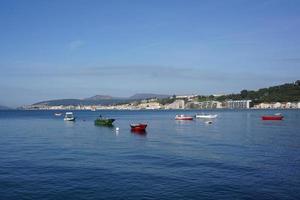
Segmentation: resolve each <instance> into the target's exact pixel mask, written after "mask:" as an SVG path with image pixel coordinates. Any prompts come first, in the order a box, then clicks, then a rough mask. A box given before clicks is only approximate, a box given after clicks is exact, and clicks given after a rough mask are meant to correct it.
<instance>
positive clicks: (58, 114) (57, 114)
mask: <svg viewBox="0 0 300 200" xmlns="http://www.w3.org/2000/svg"><path fill="white" fill-rule="evenodd" d="M54 115H55V116H58V117H59V116H61V115H62V113H54Z"/></svg>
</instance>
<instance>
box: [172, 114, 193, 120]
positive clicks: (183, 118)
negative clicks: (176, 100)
mask: <svg viewBox="0 0 300 200" xmlns="http://www.w3.org/2000/svg"><path fill="white" fill-rule="evenodd" d="M175 119H176V120H193V117H192V116H187V115H176V116H175Z"/></svg>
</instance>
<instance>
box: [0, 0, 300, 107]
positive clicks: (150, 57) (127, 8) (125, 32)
mask: <svg viewBox="0 0 300 200" xmlns="http://www.w3.org/2000/svg"><path fill="white" fill-rule="evenodd" d="M299 13H300V1H297V0H290V1H284V0H229V1H209V0H203V1H198V0H186V1H183V0H164V1H158V0H153V1H146V0H130V1H129V0H128V1H126V0H124V1H117V0H111V1H100V0H99V1H96V0H90V1H83V0H76V1H71V0H62V1H58V0H53V1H37V0H35V1H33V0H28V1H21V0H2V1H0V27H1V34H0V43H1V45H0V96H1V97H0V105H5V106H11V107H16V106H19V105H24V104H31V103H35V102H38V101H43V100H49V99H57V98H86V97H91V96H94V95H98V94H99V95H111V96H120V97H128V96H131V95H133V94H135V93H158V94H190V93H196V94H220V93H235V92H239V91H241V90H242V89H249V90H255V89H258V88H262V87H268V86H273V85H279V84H282V83H287V82H293V81H295V80H298V79H299V74H300V55H299V52H300V37H299V35H300V14H299Z"/></svg>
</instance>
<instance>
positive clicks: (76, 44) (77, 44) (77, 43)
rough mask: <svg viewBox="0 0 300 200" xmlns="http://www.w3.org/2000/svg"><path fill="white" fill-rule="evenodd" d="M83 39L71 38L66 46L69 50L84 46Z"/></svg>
mask: <svg viewBox="0 0 300 200" xmlns="http://www.w3.org/2000/svg"><path fill="white" fill-rule="evenodd" d="M85 44H86V43H85V41H83V40H73V41H71V42H70V43H69V44H68V48H69V50H71V51H75V50H77V49H80V48H82V47H84V46H85Z"/></svg>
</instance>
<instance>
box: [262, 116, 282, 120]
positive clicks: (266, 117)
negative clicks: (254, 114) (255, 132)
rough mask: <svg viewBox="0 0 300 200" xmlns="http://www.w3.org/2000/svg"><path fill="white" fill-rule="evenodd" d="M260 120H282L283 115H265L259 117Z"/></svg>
mask: <svg viewBox="0 0 300 200" xmlns="http://www.w3.org/2000/svg"><path fill="white" fill-rule="evenodd" d="M261 119H262V120H282V119H283V116H281V115H265V116H262V117H261Z"/></svg>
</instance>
